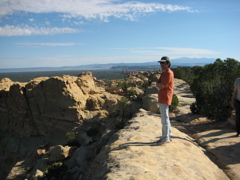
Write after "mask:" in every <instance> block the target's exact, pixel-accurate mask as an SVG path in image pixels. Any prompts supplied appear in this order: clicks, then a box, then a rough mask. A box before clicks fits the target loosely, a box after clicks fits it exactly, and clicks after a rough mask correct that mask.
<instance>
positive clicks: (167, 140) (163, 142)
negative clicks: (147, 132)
mask: <svg viewBox="0 0 240 180" xmlns="http://www.w3.org/2000/svg"><path fill="white" fill-rule="evenodd" d="M170 142H171V140H169V139H163V140H161V141H160V142H158V143H157V146H160V145H163V144H166V143H170Z"/></svg>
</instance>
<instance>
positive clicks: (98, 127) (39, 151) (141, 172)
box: [0, 73, 240, 180]
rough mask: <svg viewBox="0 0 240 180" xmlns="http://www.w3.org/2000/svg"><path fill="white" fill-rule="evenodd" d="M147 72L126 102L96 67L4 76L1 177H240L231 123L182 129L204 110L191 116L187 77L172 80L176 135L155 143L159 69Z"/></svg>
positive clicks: (238, 146) (239, 156)
mask: <svg viewBox="0 0 240 180" xmlns="http://www.w3.org/2000/svg"><path fill="white" fill-rule="evenodd" d="M143 75H144V78H139V77H138V76H134V77H131V78H129V79H128V80H129V82H131V83H132V88H133V89H135V92H137V93H136V94H135V95H134V96H133V97H131V98H130V99H129V100H128V101H124V99H123V94H121V92H116V91H120V89H118V88H115V90H114V93H110V92H111V91H110V90H109V91H106V90H105V88H103V86H102V85H101V84H102V82H101V81H97V80H96V78H94V77H93V76H92V74H91V73H85V74H81V75H79V77H75V76H68V75H64V76H62V77H42V78H36V79H33V80H32V81H30V82H28V83H19V82H12V81H11V80H10V79H7V78H4V79H2V80H1V82H0V90H1V91H0V117H1V119H0V122H1V127H0V133H1V134H0V177H1V179H44V178H45V179H74V180H75V179H77V180H98V179H109V180H116V179H119V180H120V179H122V180H130V179H132V180H134V179H135V180H141V179H144V180H146V179H149V180H150V179H151V180H154V179H155V180H158V179H213V180H214V179H234V180H235V179H240V173H239V172H240V153H239V149H240V139H237V138H234V134H235V132H234V130H233V129H232V128H222V129H211V128H210V126H209V124H208V123H206V124H205V126H206V128H205V129H206V130H205V131H202V132H199V133H190V134H188V135H187V134H186V133H184V132H185V131H186V130H188V129H187V128H189V129H191V128H192V127H193V126H191V125H195V124H199V123H202V122H203V121H204V117H195V116H194V115H191V113H190V110H189V105H190V104H191V103H192V102H194V97H193V96H192V95H191V92H190V90H189V87H188V86H187V84H186V83H185V82H184V81H182V80H178V79H175V94H177V96H178V97H179V101H180V105H179V107H178V109H177V110H176V111H175V113H174V114H172V124H173V126H174V127H176V128H174V127H173V128H172V135H173V141H172V142H171V143H169V144H167V145H164V146H156V145H155V143H154V142H155V141H156V140H157V139H158V138H159V137H160V135H161V123H160V115H159V114H158V108H157V98H156V97H157V96H156V91H157V89H156V88H155V84H154V82H155V81H156V79H157V78H158V77H159V74H148V73H143V74H141V76H143ZM146 82H148V83H149V82H152V83H151V85H150V86H149V87H148V88H147V89H146V90H145V91H142V90H141V89H139V88H138V86H139V85H142V86H143V84H144V83H146ZM115 83H116V82H115ZM137 85H138V86H137ZM122 124H125V125H124V126H123V125H122ZM182 124H184V125H185V126H182ZM119 128H120V129H119Z"/></svg>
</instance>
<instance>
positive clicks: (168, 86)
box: [157, 69, 174, 105]
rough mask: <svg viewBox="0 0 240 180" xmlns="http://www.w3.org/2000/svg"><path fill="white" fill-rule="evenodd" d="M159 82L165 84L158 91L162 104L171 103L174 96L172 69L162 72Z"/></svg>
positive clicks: (159, 100)
mask: <svg viewBox="0 0 240 180" xmlns="http://www.w3.org/2000/svg"><path fill="white" fill-rule="evenodd" d="M157 83H161V84H163V85H164V86H165V87H164V88H163V89H160V90H159V91H158V102H159V103H161V104H167V105H171V103H172V96H173V86H174V85H173V83H174V74H173V72H172V70H171V69H168V70H167V71H164V72H162V74H161V76H160V78H159V79H158V81H157Z"/></svg>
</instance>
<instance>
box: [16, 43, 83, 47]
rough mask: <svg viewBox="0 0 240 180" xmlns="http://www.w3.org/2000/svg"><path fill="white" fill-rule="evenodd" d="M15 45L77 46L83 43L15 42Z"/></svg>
mask: <svg viewBox="0 0 240 180" xmlns="http://www.w3.org/2000/svg"><path fill="white" fill-rule="evenodd" d="M16 44H17V45H23V46H38V47H40V46H52V47H54V46H79V45H84V44H83V43H16Z"/></svg>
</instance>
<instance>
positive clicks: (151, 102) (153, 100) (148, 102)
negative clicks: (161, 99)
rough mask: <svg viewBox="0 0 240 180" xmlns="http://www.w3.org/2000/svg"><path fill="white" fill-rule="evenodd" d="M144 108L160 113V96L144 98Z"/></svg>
mask: <svg viewBox="0 0 240 180" xmlns="http://www.w3.org/2000/svg"><path fill="white" fill-rule="evenodd" d="M142 100H143V108H144V109H145V110H147V111H151V112H156V113H158V112H159V105H158V95H157V94H149V95H146V96H144V97H143V99H142Z"/></svg>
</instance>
